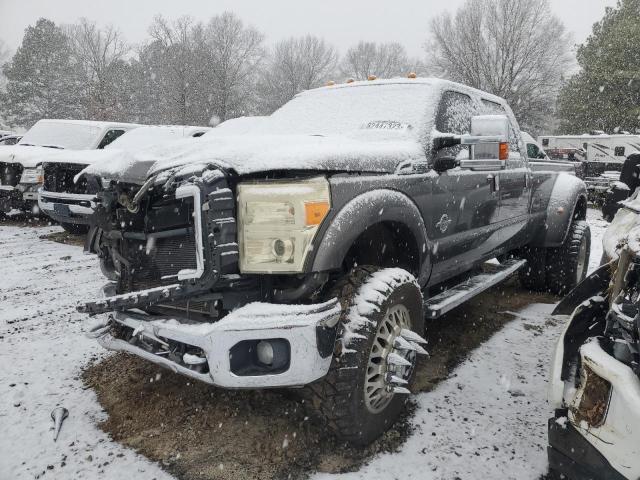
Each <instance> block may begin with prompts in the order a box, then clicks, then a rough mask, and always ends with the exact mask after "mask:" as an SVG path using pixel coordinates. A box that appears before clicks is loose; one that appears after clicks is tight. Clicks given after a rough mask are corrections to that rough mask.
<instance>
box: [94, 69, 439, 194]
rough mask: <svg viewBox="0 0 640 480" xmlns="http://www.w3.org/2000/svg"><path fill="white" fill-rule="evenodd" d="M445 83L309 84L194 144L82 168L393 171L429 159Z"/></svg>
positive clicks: (119, 174) (111, 174) (115, 174)
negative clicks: (140, 165)
mask: <svg viewBox="0 0 640 480" xmlns="http://www.w3.org/2000/svg"><path fill="white" fill-rule="evenodd" d="M443 85H446V82H442V81H435V80H433V81H431V80H428V81H415V82H411V81H409V82H408V81H402V80H391V81H377V82H354V83H353V84H350V85H348V86H336V87H331V88H327V87H324V88H318V89H315V90H309V91H307V92H304V93H302V94H299V95H298V96H296V97H295V98H294V99H293V100H291V101H289V102H288V103H287V104H285V105H284V106H283V107H282V108H280V109H279V110H277V111H276V112H274V113H273V114H272V115H271V116H269V117H261V118H258V119H255V118H254V119H251V118H246V119H243V120H240V121H237V122H234V121H231V124H230V125H228V126H227V127H225V125H224V123H223V124H221V126H220V127H218V128H214V129H213V130H211V131H210V132H209V133H207V134H206V135H205V136H204V137H203V138H202V142H201V143H198V144H197V145H196V144H192V143H188V142H184V141H183V142H174V143H172V144H171V145H167V146H165V147H154V148H150V149H147V150H145V151H144V152H142V151H141V152H135V153H133V154H129V155H123V156H122V157H121V158H120V159H119V160H118V161H117V162H115V163H110V164H108V165H106V164H103V163H100V164H94V165H93V166H91V167H88V168H87V169H86V170H85V172H84V173H87V174H92V175H98V176H101V177H105V178H109V179H115V180H125V181H127V180H129V178H128V173H127V171H128V170H129V169H135V167H134V164H135V163H136V162H147V163H150V162H154V163H155V165H154V166H153V168H152V169H151V171H150V174H153V173H156V172H159V171H161V170H165V169H168V168H173V167H179V166H182V165H186V164H206V163H214V164H217V165H219V166H221V167H227V168H230V169H233V170H235V171H236V172H237V173H238V174H241V175H242V174H249V173H257V172H263V171H268V170H284V169H294V170H327V171H328V170H341V171H351V170H358V171H369V172H393V171H395V169H396V167H397V165H398V164H399V163H401V162H403V161H407V160H417V159H423V158H424V157H425V145H426V143H425V138H426V132H431V130H432V127H433V125H431V124H430V123H429V122H430V120H429V119H432V118H433V110H434V108H435V102H436V99H437V98H438V94H439V88H441V87H442V86H443ZM225 123H226V122H225ZM234 123H238V124H239V127H242V128H240V129H239V130H238V129H237V128H235V127H234V125H233V124H234ZM245 126H246V127H247V128H246V129H243V128H244V127H245ZM240 132H242V133H243V134H240ZM136 180H137V181H138V182H139V179H136Z"/></svg>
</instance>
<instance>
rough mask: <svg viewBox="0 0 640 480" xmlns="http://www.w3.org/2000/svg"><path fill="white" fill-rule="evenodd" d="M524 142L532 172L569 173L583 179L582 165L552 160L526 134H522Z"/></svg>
mask: <svg viewBox="0 0 640 480" xmlns="http://www.w3.org/2000/svg"><path fill="white" fill-rule="evenodd" d="M522 141H523V142H524V144H525V152H526V156H527V161H528V162H529V166H530V167H531V169H532V170H549V171H554V172H567V173H569V174H571V175H575V176H577V177H578V178H583V176H584V172H583V169H582V163H580V162H575V161H568V160H552V159H551V158H549V156H548V155H547V152H545V150H544V148H542V146H541V145H540V144H539V143H538V142H536V141H535V140H534V138H533V137H532V136H531V135H529V134H528V133H526V132H522Z"/></svg>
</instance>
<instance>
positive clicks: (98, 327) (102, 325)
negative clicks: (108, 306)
mask: <svg viewBox="0 0 640 480" xmlns="http://www.w3.org/2000/svg"><path fill="white" fill-rule="evenodd" d="M113 322H114V319H113V316H112V315H109V316H108V317H107V319H106V320H104V321H101V322H96V324H95V325H93V326H92V327H91V328H89V331H88V332H87V333H86V336H87V338H99V337H101V336H103V335H104V334H106V333H107V332H108V331H109V329H110V328H111V326H112V325H113Z"/></svg>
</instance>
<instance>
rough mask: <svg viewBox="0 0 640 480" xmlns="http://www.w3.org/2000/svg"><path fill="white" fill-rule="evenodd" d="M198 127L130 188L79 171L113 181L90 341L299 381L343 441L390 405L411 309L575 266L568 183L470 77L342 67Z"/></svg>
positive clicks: (451, 303)
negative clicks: (269, 109)
mask: <svg viewBox="0 0 640 480" xmlns="http://www.w3.org/2000/svg"><path fill="white" fill-rule="evenodd" d="M207 136H208V137H210V140H205V139H203V140H202V142H199V143H198V144H197V145H189V146H187V145H186V144H185V145H181V148H180V149H176V148H171V149H169V148H166V149H165V151H164V152H162V151H161V150H162V149H156V150H155V151H154V154H155V157H154V158H155V159H156V160H157V161H156V163H155V165H154V166H153V167H152V169H151V170H150V171H149V173H148V176H147V179H146V181H145V182H144V184H143V185H142V186H140V185H139V184H138V183H136V182H133V183H128V182H127V180H126V178H127V175H128V171H127V170H126V169H124V170H122V169H120V168H119V167H120V166H118V168H114V166H113V165H109V164H94V165H92V166H90V167H89V168H88V169H87V170H86V171H85V174H84V175H85V176H86V181H87V182H91V181H94V180H92V179H95V178H112V176H113V175H115V174H118V175H119V176H120V177H119V178H121V180H120V181H119V182H117V183H115V182H111V183H110V184H109V185H108V186H106V185H105V186H104V188H105V189H104V190H103V191H102V192H100V193H98V198H99V201H98V202H97V206H96V209H95V212H96V214H95V215H94V217H93V218H94V221H95V222H96V223H95V228H93V229H92V231H91V232H90V233H89V235H88V237H87V247H88V248H87V249H88V250H90V251H92V252H94V253H97V254H98V255H99V256H100V257H101V262H102V266H103V270H104V271H105V272H106V274H107V276H108V278H110V279H111V280H112V282H111V283H110V284H109V285H108V286H107V287H106V289H105V292H106V295H107V297H106V298H105V299H103V300H97V301H95V302H88V303H86V304H84V305H82V306H81V307H79V310H80V311H83V312H87V313H89V314H99V313H105V312H108V313H110V315H109V316H108V317H107V320H106V323H104V324H103V325H102V326H101V327H99V328H96V329H95V331H94V334H95V336H96V337H97V338H98V341H99V343H100V344H101V345H103V346H104V347H106V348H108V349H111V350H119V351H126V352H130V353H133V354H135V355H138V356H140V357H142V358H144V359H147V360H149V361H151V362H154V363H156V364H158V365H161V366H164V367H166V368H170V369H171V370H173V371H174V372H178V373H180V374H182V375H186V376H188V377H190V378H192V379H196V380H199V381H202V382H205V383H208V384H212V385H217V386H219V387H225V388H271V387H302V386H305V387H306V388H304V389H302V394H303V395H305V396H306V397H307V399H308V401H307V402H305V404H306V405H310V406H313V407H314V408H315V409H316V410H315V411H316V412H317V413H318V414H319V415H320V416H322V417H323V418H324V419H325V421H326V423H327V426H328V428H330V429H331V430H332V431H333V432H335V434H336V435H338V436H339V437H340V438H342V439H344V440H347V441H350V442H353V443H358V444H366V443H368V442H370V441H372V440H373V439H375V438H376V437H378V436H379V435H380V434H381V433H382V432H384V431H385V430H386V429H387V428H389V426H390V425H391V424H392V423H393V422H394V421H395V420H396V418H397V417H398V415H399V414H400V412H401V411H402V409H403V406H404V404H405V399H406V396H405V395H406V394H407V393H410V388H411V382H412V380H413V378H414V371H415V367H416V357H417V355H419V354H424V353H426V351H425V349H424V343H425V341H424V340H423V338H422V335H423V332H424V328H425V318H427V319H433V318H437V317H439V316H441V315H442V314H444V313H446V312H448V311H450V310H451V309H453V308H455V307H456V306H458V305H460V304H461V303H463V302H465V301H466V300H468V299H469V298H471V297H473V296H474V295H476V294H478V293H480V292H482V291H484V290H486V289H487V288H489V287H491V286H493V285H495V284H496V283H498V282H500V281H502V280H504V279H505V278H507V277H509V276H510V275H511V274H513V273H515V272H518V271H519V272H520V275H521V278H522V281H523V283H524V284H525V285H526V286H527V287H529V288H535V289H541V290H543V289H550V290H552V291H555V292H562V291H564V290H566V289H568V288H571V287H572V286H574V285H575V284H576V283H577V282H578V281H580V280H581V279H582V278H583V277H584V275H585V272H586V266H587V264H588V258H589V244H590V231H589V227H588V225H587V224H586V222H585V216H586V209H587V198H586V189H585V186H584V183H583V182H582V181H581V180H579V179H578V178H576V177H575V176H572V175H567V174H565V173H558V172H549V171H544V172H536V171H532V170H531V168H530V167H529V165H528V164H527V161H526V158H525V157H524V156H523V155H522V153H521V150H522V148H523V144H522V140H521V137H520V131H519V127H518V124H517V122H516V120H515V118H514V116H513V113H512V111H511V109H510V108H509V106H508V105H507V103H506V102H505V101H504V100H503V99H501V98H498V97H495V96H493V95H490V94H488V93H485V92H481V91H479V90H475V89H472V88H469V87H466V86H463V85H459V84H456V83H452V82H448V81H443V80H438V79H415V78H413V79H406V80H403V79H396V80H375V81H370V82H352V83H348V84H345V85H334V86H329V87H325V88H319V89H315V90H311V91H308V92H305V93H302V94H300V95H298V96H296V97H295V98H294V99H293V100H291V101H290V102H288V103H287V104H286V105H285V106H283V107H282V108H281V109H279V110H278V111H276V112H275V113H274V114H272V115H271V116H270V117H269V118H268V119H266V120H264V121H262V123H261V125H260V126H259V128H258V129H257V130H256V131H252V133H251V134H247V135H229V136H226V135H224V134H214V132H213V131H212V132H210V133H209V134H207ZM133 170H135V165H132V171H133ZM133 178H136V174H135V173H134V174H133ZM496 256H500V258H501V259H502V262H501V263H500V264H499V265H497V266H493V267H490V266H487V267H486V268H487V270H485V271H479V270H478V269H479V268H481V267H483V265H485V262H486V261H488V260H490V259H493V258H494V257H496ZM527 260H528V261H529V263H527ZM454 278H456V279H457V280H458V282H459V283H456V285H455V286H453V285H451V286H450V287H451V288H449V289H448V290H446V291H444V292H442V293H433V294H431V293H430V292H434V289H435V288H436V287H439V286H442V285H443V284H444V282H446V281H449V282H451V281H452V280H453V279H454Z"/></svg>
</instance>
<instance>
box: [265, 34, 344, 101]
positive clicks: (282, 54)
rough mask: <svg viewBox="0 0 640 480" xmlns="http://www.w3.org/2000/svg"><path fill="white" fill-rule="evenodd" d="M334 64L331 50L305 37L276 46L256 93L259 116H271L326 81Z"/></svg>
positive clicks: (333, 50) (333, 52)
mask: <svg viewBox="0 0 640 480" xmlns="http://www.w3.org/2000/svg"><path fill="white" fill-rule="evenodd" d="M337 61H338V55H337V54H336V51H335V49H334V48H333V47H331V46H330V45H328V44H327V43H326V42H325V41H324V40H322V39H320V38H318V37H314V36H311V35H307V36H305V37H300V38H290V39H288V40H283V41H281V42H279V43H277V44H276V45H275V46H274V47H273V50H272V52H271V54H270V55H269V57H268V60H267V64H266V66H265V68H264V70H263V74H262V77H261V81H260V85H259V89H258V92H259V95H260V102H261V110H262V111H263V113H271V112H273V111H274V110H276V109H278V108H279V107H281V106H282V105H284V104H285V103H286V102H288V101H289V100H291V99H292V98H293V97H294V96H295V95H296V94H297V93H300V92H301V91H303V90H308V89H310V88H315V87H318V86H320V85H321V84H323V83H324V82H326V81H327V80H329V79H330V78H331V76H332V74H333V72H334V69H335V67H336V64H337Z"/></svg>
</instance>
